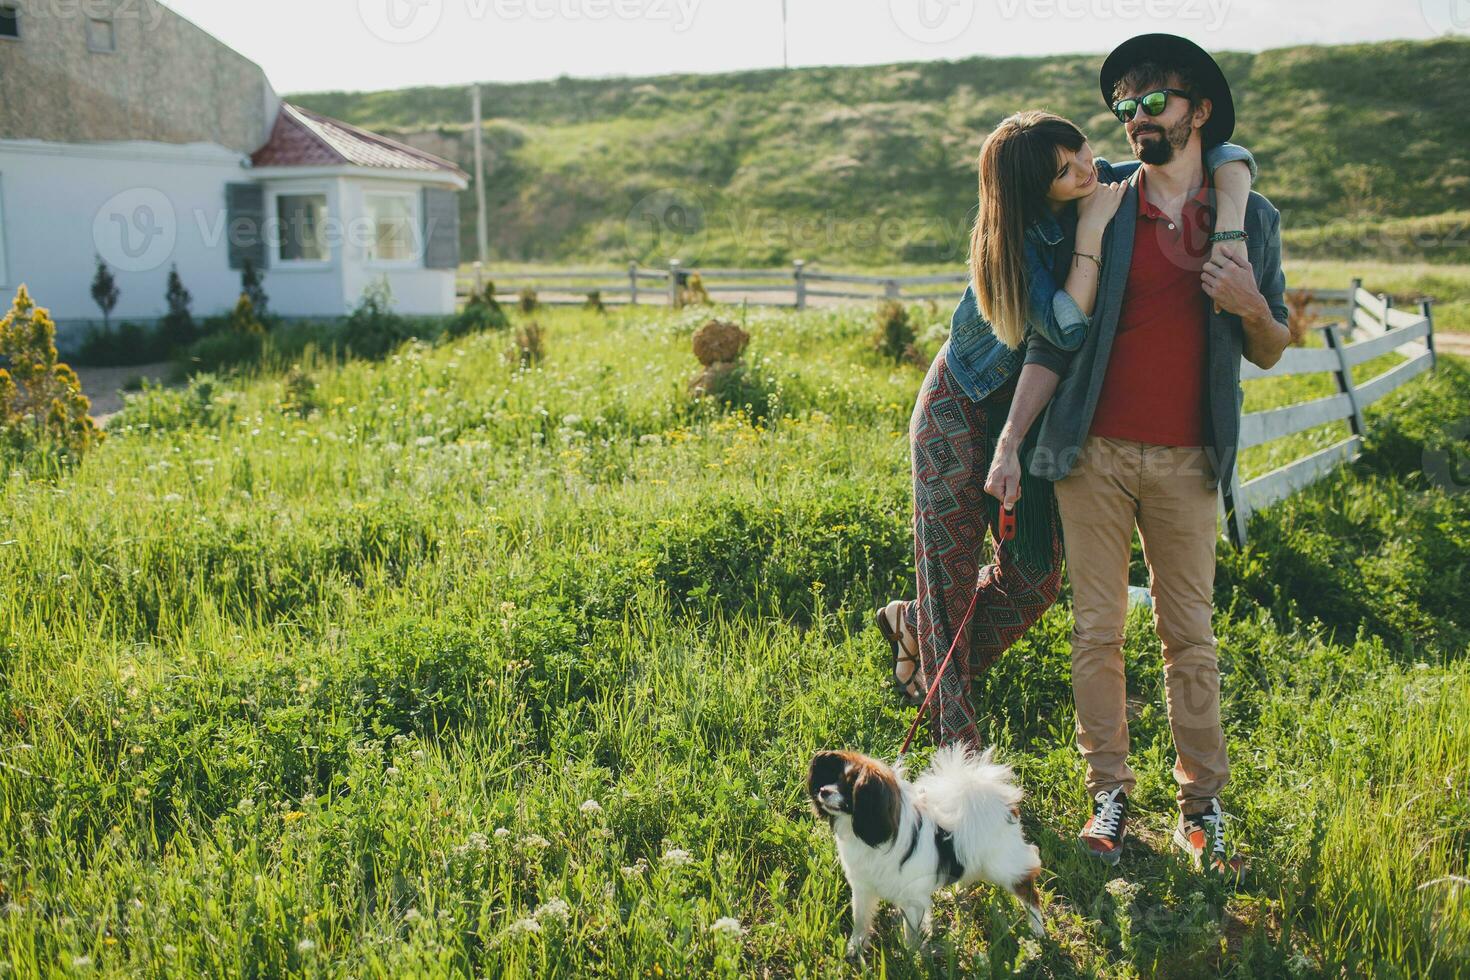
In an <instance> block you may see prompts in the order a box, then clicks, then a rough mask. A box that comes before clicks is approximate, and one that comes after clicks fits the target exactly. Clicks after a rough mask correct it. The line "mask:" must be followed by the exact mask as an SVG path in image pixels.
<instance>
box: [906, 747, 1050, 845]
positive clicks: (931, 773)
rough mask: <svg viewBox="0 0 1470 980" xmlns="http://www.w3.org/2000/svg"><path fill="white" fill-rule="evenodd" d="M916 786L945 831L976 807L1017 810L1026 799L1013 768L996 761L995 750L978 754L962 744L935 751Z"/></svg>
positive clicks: (989, 749) (991, 749)
mask: <svg viewBox="0 0 1470 980" xmlns="http://www.w3.org/2000/svg"><path fill="white" fill-rule="evenodd" d="M914 786H915V788H916V789H919V790H922V791H923V793H924V799H925V802H926V803H927V805H928V809H929V812H930V813H932V814H934V817H935V819H936V820H938V821H939V823H940V825H941V826H944V827H955V826H957V825H958V824H959V823H960V821H961V820H963V819H964V815H965V812H966V810H968V809H970V808H972V807H975V806H985V807H990V806H1000V807H1004V808H1006V809H1014V808H1015V807H1017V806H1019V805H1020V803H1021V797H1022V795H1023V794H1022V792H1021V787H1020V786H1018V785H1016V777H1015V773H1013V772H1012V771H1011V767H1010V766H1008V765H1004V764H1003V763H999V762H996V761H995V749H994V747H991V748H988V749H986V750H985V751H984V752H978V753H977V752H975V751H974V750H972V749H970V748H969V747H967V746H965V745H961V744H959V743H952V744H950V745H946V746H944V747H943V748H941V749H939V750H938V751H936V752H935V753H934V757H933V759H932V761H930V763H929V769H928V771H927V772H925V773H924V775H922V776H920V777H919V779H918V780H917V781H916V782H915V784H914Z"/></svg>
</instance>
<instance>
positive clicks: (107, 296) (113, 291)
mask: <svg viewBox="0 0 1470 980" xmlns="http://www.w3.org/2000/svg"><path fill="white" fill-rule="evenodd" d="M118 295H119V294H118V289H117V282H116V280H114V279H113V278H112V270H111V269H109V268H108V267H107V263H106V262H103V261H102V256H100V255H99V256H97V274H96V275H95V276H93V277H92V301H93V302H94V303H96V304H97V308H98V309H99V310H101V311H102V326H103V328H104V329H106V328H108V327H110V326H112V308H113V307H115V306H116V305H117V298H118Z"/></svg>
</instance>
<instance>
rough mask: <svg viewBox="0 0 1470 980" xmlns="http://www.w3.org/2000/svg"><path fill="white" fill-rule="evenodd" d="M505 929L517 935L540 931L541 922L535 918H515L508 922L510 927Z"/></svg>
mask: <svg viewBox="0 0 1470 980" xmlns="http://www.w3.org/2000/svg"><path fill="white" fill-rule="evenodd" d="M506 931H507V932H509V933H510V934H511V935H512V936H516V935H519V934H521V933H523V932H540V931H541V923H539V922H537V921H536V920H535V919H517V920H515V921H514V922H512V923H511V924H510V928H509V929H507V930H506Z"/></svg>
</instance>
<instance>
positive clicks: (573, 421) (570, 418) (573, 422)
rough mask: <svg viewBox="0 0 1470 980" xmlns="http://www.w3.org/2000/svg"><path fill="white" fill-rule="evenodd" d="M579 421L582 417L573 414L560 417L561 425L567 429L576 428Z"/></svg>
mask: <svg viewBox="0 0 1470 980" xmlns="http://www.w3.org/2000/svg"><path fill="white" fill-rule="evenodd" d="M581 421H582V416H580V415H578V414H576V413H575V412H573V413H572V414H570V415H563V416H562V417H561V424H562V425H564V426H566V427H567V428H568V429H570V428H573V427H575V426H577V425H578V424H580V423H581Z"/></svg>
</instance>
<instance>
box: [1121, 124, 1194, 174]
mask: <svg viewBox="0 0 1470 980" xmlns="http://www.w3.org/2000/svg"><path fill="white" fill-rule="evenodd" d="M1193 128H1194V127H1193V126H1192V125H1191V123H1190V117H1189V116H1187V115H1186V116H1185V117H1184V118H1182V119H1180V120H1179V121H1178V122H1177V123H1175V124H1174V125H1173V126H1172V127H1170V128H1169V129H1167V130H1164V138H1163V139H1161V140H1149V141H1148V142H1147V143H1139V144H1138V149H1137V150H1136V151H1135V152H1136V153H1137V155H1138V159H1140V160H1142V161H1143V162H1144V163H1148V164H1152V165H1153V166H1156V167H1157V166H1161V165H1163V164H1166V163H1168V162H1169V161H1170V160H1172V159H1174V154H1175V152H1176V151H1178V150H1182V149H1184V146H1185V144H1187V143H1188V142H1189V134H1190V131H1191V130H1192V129H1193ZM1152 132H1159V130H1157V129H1155V130H1152ZM1139 135H1140V136H1142V135H1144V134H1142V133H1140V134H1139Z"/></svg>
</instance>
